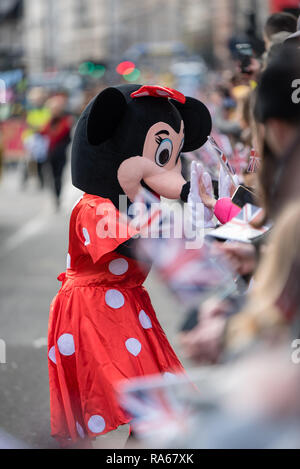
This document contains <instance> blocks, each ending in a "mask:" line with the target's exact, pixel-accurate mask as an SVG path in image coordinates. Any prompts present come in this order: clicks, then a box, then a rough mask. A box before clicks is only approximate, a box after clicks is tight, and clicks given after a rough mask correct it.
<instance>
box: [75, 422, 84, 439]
mask: <svg viewBox="0 0 300 469" xmlns="http://www.w3.org/2000/svg"><path fill="white" fill-rule="evenodd" d="M76 429H77V433H78V435H79V436H80V438H82V439H84V438H85V433H84V430H83V428H82V426H81V425H80V423H79V422H76Z"/></svg>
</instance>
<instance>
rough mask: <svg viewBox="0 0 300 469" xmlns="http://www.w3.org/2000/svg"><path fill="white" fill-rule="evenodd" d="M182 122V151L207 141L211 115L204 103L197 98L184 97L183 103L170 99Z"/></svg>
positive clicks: (196, 147) (194, 148) (193, 148)
mask: <svg viewBox="0 0 300 469" xmlns="http://www.w3.org/2000/svg"><path fill="white" fill-rule="evenodd" d="M171 102H172V104H173V105H174V106H175V107H176V108H177V109H178V111H179V112H180V114H181V117H182V119H183V122H184V132H185V137H184V146H183V149H182V151H183V152H188V151H194V150H197V149H198V148H200V147H201V146H202V145H204V143H205V142H206V141H207V137H208V136H209V135H210V133H211V129H212V121H211V115H210V112H209V110H208V109H207V107H206V106H205V104H203V103H202V102H201V101H199V100H198V99H194V98H189V97H187V98H186V102H185V103H184V104H182V103H179V102H178V101H174V100H173V99H172V100H171Z"/></svg>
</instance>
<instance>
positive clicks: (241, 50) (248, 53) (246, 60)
mask: <svg viewBox="0 0 300 469" xmlns="http://www.w3.org/2000/svg"><path fill="white" fill-rule="evenodd" d="M236 51H237V56H238V60H239V62H240V64H241V71H242V73H248V70H247V69H248V67H249V66H250V65H251V58H252V57H253V49H252V47H251V44H248V43H244V44H237V45H236Z"/></svg>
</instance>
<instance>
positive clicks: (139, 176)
mask: <svg viewBox="0 0 300 469" xmlns="http://www.w3.org/2000/svg"><path fill="white" fill-rule="evenodd" d="M210 131H211V117H210V114H209V111H208V109H207V108H206V106H205V105H204V104H203V103H201V102H200V101H198V100H196V99H193V98H188V97H185V96H183V95H182V94H181V93H179V92H177V91H175V90H172V89H169V88H164V87H159V86H142V87H141V86H140V85H122V86H118V87H110V88H107V89H105V90H104V91H102V92H101V93H100V94H99V95H98V96H96V97H95V98H94V99H93V100H92V101H91V102H90V103H89V105H88V106H87V108H86V109H85V110H84V111H83V114H82V115H81V117H80V119H79V121H78V124H77V127H76V130H75V135H74V141H73V147H72V180H73V184H74V186H75V187H77V188H79V189H81V190H82V191H83V192H84V195H83V197H82V198H81V199H80V201H79V202H78V203H77V204H76V206H75V207H74V209H73V211H72V214H71V219H70V231H69V251H68V260H67V270H66V273H64V274H61V275H60V276H59V280H61V281H62V287H61V289H60V291H59V292H58V294H57V295H56V297H55V298H54V300H53V302H52V304H51V308H50V319H49V336H48V344H49V349H48V357H49V375H50V401H51V430H52V435H53V436H54V437H55V438H56V439H58V440H59V442H60V443H61V444H62V445H66V444H67V442H70V440H71V441H73V442H76V441H77V440H78V439H80V438H86V437H90V438H95V437H97V436H99V435H103V434H105V433H107V432H109V431H111V430H114V429H116V428H117V427H118V426H119V425H122V424H126V423H128V422H129V418H128V416H127V415H126V414H125V412H124V411H123V410H122V408H121V407H120V406H119V404H118V401H117V399H116V393H115V386H116V385H117V383H118V382H119V381H121V380H124V379H130V378H132V377H136V376H142V375H151V374H157V373H162V374H163V373H167V374H168V373H180V372H182V371H183V367H182V365H181V363H180V361H179V360H178V358H177V356H176V355H175V353H174V351H173V350H172V348H171V346H170V344H169V342H168V340H167V337H166V335H165V333H164V331H163V330H162V328H161V326H160V324H159V322H158V320H157V318H156V314H155V312H154V310H153V307H152V305H151V302H150V299H149V296H148V294H147V292H146V290H145V289H144V287H143V283H144V281H145V278H146V276H147V274H145V270H144V269H141V267H140V265H139V263H138V262H137V260H136V259H135V258H134V255H133V254H132V244H133V243H134V240H133V239H132V236H131V235H130V233H129V230H126V229H125V230H124V219H123V218H122V216H121V214H120V211H119V197H120V195H123V197H127V202H128V206H129V205H130V204H131V203H132V202H133V201H134V199H135V196H136V195H137V193H138V191H139V189H140V188H141V186H144V187H146V188H148V190H151V191H152V192H154V193H156V194H157V195H158V196H163V197H167V198H170V199H179V198H181V199H182V200H183V201H187V198H188V194H189V183H186V181H185V180H184V179H183V177H182V175H181V161H180V154H181V152H189V151H193V150H196V149H197V148H199V147H200V146H202V145H203V144H204V143H205V142H206V140H207V136H208V135H209V134H210ZM107 217H108V218H107ZM107 220H111V223H109V222H108V223H107ZM120 228H122V229H121V230H120ZM125 228H126V226H125ZM121 231H122V233H120V232H121ZM124 232H125V233H126V234H125V235H124Z"/></svg>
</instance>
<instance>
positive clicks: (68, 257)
mask: <svg viewBox="0 0 300 469" xmlns="http://www.w3.org/2000/svg"><path fill="white" fill-rule="evenodd" d="M67 269H71V256H70V254H69V253H68V254H67Z"/></svg>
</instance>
